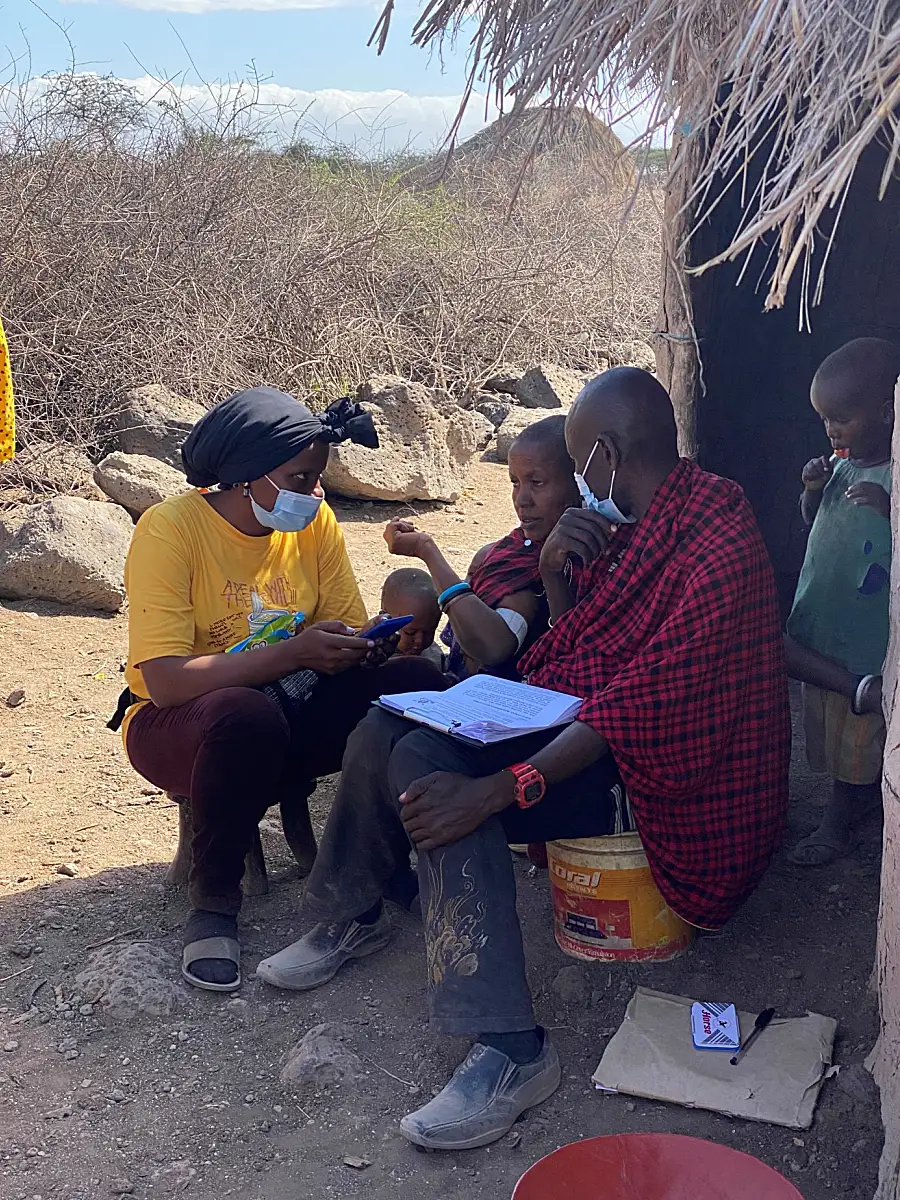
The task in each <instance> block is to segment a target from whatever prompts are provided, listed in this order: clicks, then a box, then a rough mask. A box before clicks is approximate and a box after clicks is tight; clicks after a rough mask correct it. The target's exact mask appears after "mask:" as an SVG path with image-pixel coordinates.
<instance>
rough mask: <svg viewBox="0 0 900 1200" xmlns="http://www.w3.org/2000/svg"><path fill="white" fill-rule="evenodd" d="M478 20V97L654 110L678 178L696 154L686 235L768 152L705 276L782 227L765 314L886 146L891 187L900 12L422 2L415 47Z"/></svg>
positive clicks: (783, 4)
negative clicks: (862, 170) (669, 140)
mask: <svg viewBox="0 0 900 1200" xmlns="http://www.w3.org/2000/svg"><path fill="white" fill-rule="evenodd" d="M392 8H393V0H389V3H388V6H387V8H386V9H385V10H384V12H383V14H382V17H381V20H380V22H379V25H378V27H377V28H376V31H375V35H374V36H375V37H376V38H377V39H378V41H379V44H380V45H381V46H383V44H384V40H385V38H386V36H387V31H388V27H389V24H390V17H391V12H392ZM470 21H471V22H472V27H473V35H472V40H471V75H470V89H469V90H470V91H471V90H472V88H473V87H474V84H475V81H476V80H477V79H487V81H488V82H489V84H490V85H491V87H492V89H493V91H494V93H495V95H496V98H497V100H498V102H499V103H501V104H502V103H503V102H504V101H506V102H507V103H509V100H510V98H511V100H512V104H513V108H514V110H515V109H519V108H522V107H524V106H527V105H529V104H534V103H535V102H539V103H542V104H543V105H545V106H546V107H547V109H548V111H550V110H553V111H557V112H559V111H561V112H567V111H568V110H570V109H571V108H573V107H574V106H575V105H577V104H581V103H585V102H587V103H590V104H596V105H599V106H600V107H601V108H602V109H603V110H604V111H608V110H609V109H610V108H614V107H615V105H616V104H617V103H619V100H620V97H621V96H622V95H623V94H624V93H627V94H628V95H630V96H638V97H640V98H641V99H644V100H646V99H647V98H651V99H652V115H651V118H650V121H649V124H648V129H647V134H646V138H647V139H648V140H649V139H650V138H651V137H652V136H653V134H654V133H655V132H657V131H658V130H660V129H661V128H664V127H670V126H672V125H674V127H675V128H676V130H678V131H680V132H681V133H682V134H683V137H682V139H681V142H680V149H679V152H678V154H677V155H676V156H675V160H674V163H673V171H675V172H679V170H680V166H681V162H680V160H681V159H682V158H683V157H684V156H685V155H687V154H691V155H692V156H693V161H692V170H691V174H690V176H689V182H688V184H687V185H686V186H685V187H684V190H683V193H682V195H683V201H684V207H685V211H687V212H688V213H690V214H691V218H690V221H689V225H690V226H693V225H695V224H696V223H697V222H699V221H700V220H702V219H704V218H705V217H707V216H709V215H710V214H712V213H713V212H714V211H715V208H716V203H717V200H718V199H719V197H720V196H721V195H722V194H723V193H724V191H725V190H726V189H727V188H728V187H729V186H730V185H732V184H734V183H735V182H737V183H738V185H739V186H741V185H744V184H745V180H744V179H743V178H742V177H743V176H744V173H745V169H746V166H747V163H748V161H749V159H750V158H752V157H754V156H755V155H759V156H760V157H761V159H762V160H763V170H762V172H761V178H760V179H759V182H758V183H757V182H754V183H753V184H746V186H747V189H748V190H747V195H746V196H745V203H744V217H743V220H742V223H741V225H740V226H739V228H738V229H737V230H736V231H733V234H732V236H731V242H730V245H729V246H728V248H727V249H726V251H725V252H724V254H722V255H720V256H719V257H717V258H714V259H710V260H709V261H708V262H705V263H701V264H698V265H697V267H696V269H698V270H704V269H706V268H707V267H709V266H712V265H714V264H715V263H716V262H718V261H721V259H722V258H724V257H732V258H733V257H735V256H736V255H739V254H741V253H742V252H743V251H746V250H748V249H749V248H752V247H753V246H754V245H755V244H756V243H757V242H758V241H759V240H760V239H761V238H763V237H764V235H766V234H768V233H771V232H773V231H777V234H778V241H777V245H776V246H775V247H774V248H773V253H772V258H771V266H770V276H769V294H768V299H767V304H768V305H769V306H773V305H780V304H782V303H783V301H784V298H785V294H786V291H787V286H788V282H789V281H790V278H791V276H792V275H793V273H794V272H795V271H796V269H797V268H798V266H806V265H808V263H809V258H810V252H811V250H812V248H813V244H814V239H815V238H816V234H817V229H818V227H819V223H820V221H821V219H822V217H823V216H824V215H825V214H826V213H828V212H829V210H833V215H834V220H833V221H829V222H828V225H829V229H828V232H827V234H826V236H827V237H829V238H830V237H832V236H833V233H834V227H835V225H836V223H837V218H838V217H839V216H840V210H841V206H842V203H843V201H844V199H845V197H846V193H847V189H848V186H849V183H850V180H851V178H852V176H853V172H854V170H855V167H856V164H857V162H858V161H859V158H860V155H861V154H862V152H863V150H864V149H865V148H866V146H867V145H868V144H869V143H870V142H872V141H873V140H874V139H875V138H877V137H879V136H882V137H884V138H885V139H886V144H887V146H888V150H889V153H888V157H887V164H886V166H885V172H884V177H883V179H882V190H883V189H884V187H885V186H886V185H887V181H888V179H889V178H890V176H891V174H892V172H893V170H894V167H895V165H896V161H897V156H898V150H900V124H898V122H897V119H896V115H895V113H896V110H897V107H898V102H900V0H841V2H840V3H839V2H838V0H580V2H579V0H427V3H426V6H425V9H424V11H423V13H422V15H421V16H420V18H419V20H418V22H417V24H416V26H415V30H414V40H415V41H416V42H417V43H418V44H420V45H423V46H425V45H430V44H434V43H439V42H440V41H441V39H443V38H444V37H447V36H451V37H452V36H456V35H457V34H459V33H461V32H464V31H465V30H466V28H467V26H468V24H469V22H470ZM692 143H693V144H694V145H693V146H692ZM698 145H699V147H700V148H701V150H700V151H699V152H698V150H697V146H698ZM680 178H681V179H682V180H684V178H685V175H684V172H681V173H680ZM689 231H690V230H689V229H688V232H689ZM730 232H731V231H730ZM825 258H826V260H827V255H826V256H825ZM823 269H824V268H823ZM808 282H809V281H808V280H806V279H805V278H804V292H805V291H806V287H807V284H808Z"/></svg>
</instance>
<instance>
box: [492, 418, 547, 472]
mask: <svg viewBox="0 0 900 1200" xmlns="http://www.w3.org/2000/svg"><path fill="white" fill-rule="evenodd" d="M561 415H562V414H561V413H560V411H559V409H558V408H556V409H553V408H514V409H513V410H512V412H511V413H510V414H509V416H508V417H507V418H506V420H505V421H504V422H503V424H502V425H501V426H500V428H499V429H498V430H497V457H498V458H499V459H500V461H501V462H508V461H509V448H510V446H511V445H512V444H513V442H514V441H515V440H516V438H517V437H518V436H519V434H520V433H521V432H522V430H523V429H527V428H528V426H529V425H533V424H534V423H535V421H543V419H544V417H558V416H561Z"/></svg>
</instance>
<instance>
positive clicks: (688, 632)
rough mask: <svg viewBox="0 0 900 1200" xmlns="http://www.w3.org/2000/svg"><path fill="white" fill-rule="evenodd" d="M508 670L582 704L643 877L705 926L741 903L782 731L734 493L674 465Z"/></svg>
mask: <svg viewBox="0 0 900 1200" xmlns="http://www.w3.org/2000/svg"><path fill="white" fill-rule="evenodd" d="M573 586H574V588H575V595H576V597H577V600H576V604H575V606H574V607H573V608H572V609H570V611H569V612H568V613H566V614H565V615H564V616H563V617H561V618H560V619H559V621H557V623H556V624H555V625H554V627H553V628H552V629H551V630H550V631H549V632H548V633H546V634H545V635H544V636H543V637H542V638H541V639H540V641H539V642H538V643H537V644H536V645H535V646H534V647H533V649H532V650H531V652H530V654H529V655H528V656H527V658H526V659H524V660H523V662H522V664H521V669H522V672H523V675H525V676H526V677H527V679H528V682H529V683H533V684H537V685H539V686H542V687H549V688H555V689H556V690H557V691H562V692H568V693H569V694H571V695H577V696H583V697H584V698H585V704H584V706H583V708H582V710H581V712H580V714H579V720H582V721H584V722H586V723H587V724H588V725H590V726H592V727H593V728H594V729H596V730H597V731H598V732H599V733H602V734H603V736H604V737H605V738H606V739H607V741H608V742H609V745H610V748H611V750H612V753H613V755H614V757H615V759H616V762H617V764H618V766H619V770H620V772H621V774H622V778H623V780H624V781H625V786H626V787H627V789H628V794H629V796H630V798H631V803H632V805H633V808H634V812H635V817H636V819H637V823H638V828H639V830H640V834H641V838H642V839H643V842H644V847H645V849H646V851H647V857H648V859H649V861H650V867H651V870H652V871H653V877H654V879H655V880H656V884H657V886H658V887H659V889H660V891H661V892H662V894H663V896H664V897H665V899H666V901H667V902H668V903H669V905H670V906H671V907H672V908H673V909H674V910H675V911H676V912H677V913H678V914H679V915H680V916H682V917H683V918H684V919H685V920H687V921H690V922H691V923H692V924H695V925H699V926H702V927H706V928H711V929H717V928H719V927H720V926H721V925H723V924H724V923H725V922H726V921H727V920H728V918H729V917H730V916H732V914H733V913H734V912H735V911H736V910H737V909H738V907H739V906H740V905H741V904H742V903H743V901H744V900H746V898H747V896H749V894H750V893H751V891H752V890H753V888H754V887H755V886H756V884H757V883H758V881H759V879H760V877H761V876H762V874H763V872H764V871H765V870H766V868H767V866H768V865H769V861H770V860H771V857H772V854H773V852H774V850H775V848H776V846H777V844H778V842H779V840H780V838H781V834H782V829H783V825H784V818H785V813H786V809H787V795H788V760H789V756H790V720H789V712H788V699H787V680H786V675H785V668H784V661H783V653H782V635H781V625H780V621H779V613H778V605H777V601H776V595H775V583H774V578H773V573H772V567H771V564H770V562H769V558H768V555H767V553H766V549H765V546H764V545H763V541H762V537H761V536H760V533H759V529H758V528H757V525H756V521H755V519H754V516H753V513H752V511H751V509H750V506H749V504H748V503H747V500H746V499H745V497H744V494H743V492H742V491H741V489H740V488H739V487H738V486H737V484H734V483H731V482H730V481H728V480H726V479H721V478H719V477H718V476H716V475H710V474H708V473H707V472H705V471H701V470H700V468H699V467H697V466H695V465H694V464H693V463H691V462H688V461H687V460H686V459H684V460H682V461H681V462H680V463H679V465H678V466H677V467H676V468H675V469H674V470H673V471H672V472H671V474H670V475H669V476H668V478H667V479H666V480H665V482H664V483H663V484H662V486H661V487H660V488H659V490H658V491H657V493H656V495H655V496H654V498H653V502H652V504H651V505H650V508H649V510H648V511H647V514H646V515H645V517H644V518H643V519H642V520H641V521H640V522H639V523H638V524H637V525H635V526H632V527H630V528H626V527H622V528H621V529H620V531H619V533H617V534H616V535H615V537H614V539H613V542H612V545H611V547H610V551H609V552H608V554H607V555H606V556H605V557H604V558H602V559H600V560H598V561H597V562H596V563H594V564H593V565H592V566H591V567H588V568H576V569H575V571H574V573H573Z"/></svg>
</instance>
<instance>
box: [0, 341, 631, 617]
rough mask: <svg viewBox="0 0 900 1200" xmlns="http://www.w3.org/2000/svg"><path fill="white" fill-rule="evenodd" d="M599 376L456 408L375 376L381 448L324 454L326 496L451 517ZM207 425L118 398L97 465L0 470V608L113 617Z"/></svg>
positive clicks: (546, 373)
mask: <svg viewBox="0 0 900 1200" xmlns="http://www.w3.org/2000/svg"><path fill="white" fill-rule="evenodd" d="M610 361H611V362H612V363H613V364H618V363H619V362H623V363H627V364H629V365H635V366H641V367H644V368H646V369H650V368H651V367H652V351H651V350H650V348H649V347H648V346H646V345H645V344H644V343H627V344H625V343H623V344H622V345H621V346H617V347H615V348H613V352H612V355H611V359H610ZM600 366H601V367H604V368H605V366H606V364H605V363H601V364H600ZM595 374H596V372H591V373H585V372H580V371H573V370H569V369H568V368H565V367H559V366H556V365H554V364H550V363H535V364H531V365H530V366H527V367H524V368H516V367H512V366H510V367H506V366H504V367H503V368H501V369H498V370H496V371H494V373H493V374H492V375H491V376H490V378H488V379H486V380H485V382H484V384H483V386H482V388H481V390H480V391H478V392H477V393H475V394H470V395H466V396H464V397H462V398H461V399H457V398H454V397H452V396H451V395H450V394H449V393H448V392H446V391H443V390H442V389H440V388H429V387H426V386H425V385H424V384H420V383H412V382H410V381H408V380H405V379H399V378H397V377H395V376H389V375H383V376H373V377H372V378H370V379H368V380H366V382H365V383H363V384H362V385H361V387H360V389H359V399H360V402H361V403H362V404H363V405H364V407H365V408H366V409H367V410H368V411H369V412H370V413H371V414H372V417H373V420H374V422H375V425H376V428H377V429H378V435H379V439H380V442H381V447H380V449H379V450H377V451H374V450H367V449H366V448H365V447H363V446H354V445H352V444H350V443H344V444H342V445H340V446H335V447H332V450H331V454H330V457H329V462H328V466H327V468H326V470H325V474H324V476H323V480H322V482H323V485H324V487H325V489H326V491H328V492H331V493H334V494H336V495H339V496H344V497H348V498H350V499H360V500H380V501H398V502H401V501H411V500H436V501H446V502H450V503H452V502H453V501H455V500H457V499H458V498H459V495H460V493H461V491H462V488H463V484H464V482H465V479H466V475H467V473H468V470H469V467H470V465H471V463H472V460H473V459H474V458H475V456H476V455H479V454H483V453H484V452H487V453H488V454H491V455H493V456H494V457H495V459H498V460H499V461H501V462H506V458H507V454H508V452H509V446H510V444H511V442H512V441H513V440H514V439H515V438H516V437H517V436H518V434H519V433H521V431H522V430H523V429H524V428H526V426H528V425H530V424H532V423H533V422H535V421H539V420H541V419H542V418H543V417H546V416H550V415H551V414H553V413H559V412H561V411H565V410H566V409H568V408H569V406H570V405H571V403H572V401H573V400H574V399H575V397H576V396H577V395H578V393H579V392H580V391H581V389H582V387H584V385H585V383H586V382H587V381H588V380H589V379H591V378H593V377H594V375H595ZM204 411H205V410H204V409H203V408H202V407H200V406H199V405H197V404H195V403H193V402H192V401H190V400H186V399H185V398H184V397H183V396H179V395H176V393H174V392H171V391H169V389H168V388H165V387H163V386H162V385H160V384H148V385H146V386H144V387H139V388H135V389H134V390H133V391H132V392H130V393H129V395H128V396H127V397H126V398H125V403H124V404H123V406H122V410H121V413H120V416H119V425H118V430H117V435H116V437H115V443H116V444H115V449H114V450H113V451H112V452H111V453H109V454H107V455H106V456H105V457H104V458H103V459H101V461H100V462H98V463H97V464H96V465H95V464H93V463H92V462H91V461H90V459H89V458H88V457H87V456H86V455H85V454H83V453H82V452H81V451H78V450H74V449H72V448H71V447H68V446H64V445H46V446H31V447H29V448H28V449H26V450H25V451H23V452H22V453H21V454H20V455H18V456H17V458H16V459H15V460H14V462H13V463H11V464H7V465H6V466H5V467H3V468H0V598H5V599H13V600H34V599H43V600H52V601H56V602H57V603H60V604H67V605H73V606H77V607H84V608H92V609H98V610H100V611H102V612H117V611H118V610H119V609H120V608H121V607H122V605H123V603H124V600H125V586H124V582H123V573H124V567H125V558H126V555H127V553H128V547H129V544H130V540H131V531H132V528H133V523H134V521H136V520H137V519H138V518H139V517H140V516H141V514H142V513H144V512H146V511H147V509H148V508H151V507H152V506H153V505H154V504H159V503H160V502H161V501H163V500H165V499H167V498H168V497H170V496H177V495H179V494H180V493H182V492H184V491H186V490H187V489H188V484H187V481H186V480H185V478H184V475H183V473H182V470H181V453H180V451H181V445H182V444H183V442H184V440H185V438H186V437H187V435H188V433H189V432H190V430H191V428H192V427H193V425H194V424H195V422H196V421H198V420H199V418H200V417H202V416H203V414H204ZM15 500H18V501H20V502H19V503H13V502H12V501H15Z"/></svg>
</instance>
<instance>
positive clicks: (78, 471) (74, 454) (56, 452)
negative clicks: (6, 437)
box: [0, 442, 99, 500]
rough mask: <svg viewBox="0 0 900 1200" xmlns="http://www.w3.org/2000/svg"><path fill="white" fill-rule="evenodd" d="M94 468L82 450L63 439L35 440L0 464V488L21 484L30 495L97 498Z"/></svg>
mask: <svg viewBox="0 0 900 1200" xmlns="http://www.w3.org/2000/svg"><path fill="white" fill-rule="evenodd" d="M93 470H94V464H93V463H92V462H91V460H90V459H89V458H88V456H87V455H86V454H85V453H84V451H83V450H76V449H75V447H74V446H69V445H67V444H66V443H65V442H35V443H33V444H32V445H30V446H26V447H24V449H22V450H20V451H19V452H18V453H17V454H16V457H15V458H14V459H13V460H12V461H11V462H8V463H5V464H4V465H3V466H2V467H0V490H2V489H6V488H21V489H23V490H24V491H25V492H26V493H27V494H28V495H29V496H31V497H33V496H34V495H35V494H37V495H42V494H43V495H53V494H57V495H58V494H62V495H75V496H83V497H84V498H85V499H86V500H96V499H98V498H99V493H98V491H97V487H96V485H95V484H94V480H93V478H92V476H93Z"/></svg>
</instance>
